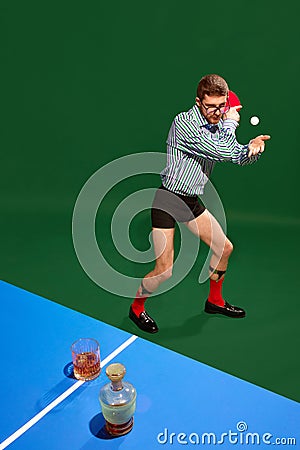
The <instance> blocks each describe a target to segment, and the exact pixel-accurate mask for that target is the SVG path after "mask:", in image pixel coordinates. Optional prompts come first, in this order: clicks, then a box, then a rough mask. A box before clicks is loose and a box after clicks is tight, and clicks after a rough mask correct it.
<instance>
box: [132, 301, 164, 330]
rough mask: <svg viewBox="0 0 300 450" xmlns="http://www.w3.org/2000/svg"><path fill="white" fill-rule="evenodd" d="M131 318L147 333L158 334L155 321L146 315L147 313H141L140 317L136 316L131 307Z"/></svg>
mask: <svg viewBox="0 0 300 450" xmlns="http://www.w3.org/2000/svg"><path fill="white" fill-rule="evenodd" d="M129 318H130V319H131V320H132V321H133V322H134V323H135V324H136V325H137V326H138V327H139V328H140V329H141V330H143V331H147V333H157V332H158V326H157V325H156V323H155V321H154V320H153V319H152V318H151V317H150V316H149V315H148V314H147V313H146V311H143V312H141V314H140V315H139V317H138V316H137V315H136V314H134V312H133V310H132V307H131V306H130V310H129Z"/></svg>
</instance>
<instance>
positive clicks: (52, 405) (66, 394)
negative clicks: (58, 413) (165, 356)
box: [0, 335, 137, 450]
mask: <svg viewBox="0 0 300 450" xmlns="http://www.w3.org/2000/svg"><path fill="white" fill-rule="evenodd" d="M136 339H137V336H135V335H132V336H131V337H130V338H129V339H127V341H125V342H123V344H121V345H120V346H119V347H118V348H116V350H114V351H113V352H112V353H110V355H108V356H107V357H106V358H104V359H103V361H101V368H102V367H104V366H105V365H106V364H107V363H109V361H111V360H112V359H113V358H114V357H115V356H117V355H118V354H119V353H121V352H122V351H123V350H125V348H126V347H128V346H129V345H130V344H132V343H133V342H134V341H135V340H136ZM84 383H85V381H81V380H79V381H77V382H76V383H74V384H73V385H72V386H71V387H70V388H69V389H67V390H66V391H65V392H63V393H62V394H61V395H60V396H59V397H57V398H56V399H55V400H53V402H51V403H50V404H49V405H48V406H46V408H44V409H42V411H40V412H39V413H38V414H36V415H35V416H34V417H33V418H32V419H30V420H29V421H28V422H26V423H25V424H24V425H23V426H22V427H21V428H19V429H18V430H17V431H15V432H14V433H13V434H12V435H10V436H9V437H8V438H7V439H5V441H3V442H1V443H0V450H4V449H5V448H6V447H8V446H9V445H10V444H12V443H13V442H14V441H15V440H16V439H18V438H19V437H20V436H22V434H24V433H25V432H26V431H27V430H29V428H31V427H32V426H33V425H35V424H36V423H37V422H38V421H39V420H41V419H42V418H43V417H44V416H45V415H46V414H48V412H50V411H51V410H52V409H53V408H55V407H56V406H57V405H59V403H61V402H62V401H64V400H65V399H66V398H67V397H69V396H70V395H71V394H72V393H73V392H74V391H76V389H78V388H79V387H80V386H82V385H83V384H84Z"/></svg>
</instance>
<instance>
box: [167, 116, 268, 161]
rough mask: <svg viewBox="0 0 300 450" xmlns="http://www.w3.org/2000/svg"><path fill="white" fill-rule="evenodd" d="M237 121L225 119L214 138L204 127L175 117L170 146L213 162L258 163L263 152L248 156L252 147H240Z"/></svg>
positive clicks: (241, 145)
mask: <svg viewBox="0 0 300 450" xmlns="http://www.w3.org/2000/svg"><path fill="white" fill-rule="evenodd" d="M237 126H238V122H236V121H235V120H232V119H225V120H224V122H223V125H222V128H221V130H220V131H219V132H217V133H218V134H216V135H214V134H212V133H210V132H208V130H206V129H205V128H204V127H199V126H198V125H196V124H195V123H194V122H193V121H188V120H186V119H184V118H180V116H176V117H175V119H174V121H173V123H172V126H171V128H170V132H169V135H168V140H167V143H168V145H171V146H173V147H175V148H178V149H179V150H182V151H184V152H187V153H190V154H192V155H194V156H200V157H201V158H204V159H208V160H210V161H216V162H224V161H230V162H232V163H234V164H239V165H241V166H244V165H246V164H253V163H254V162H256V161H257V160H258V159H259V157H260V156H261V153H259V154H258V155H255V156H251V157H250V158H249V157H248V146H249V144H246V145H243V144H239V143H238V141H237V139H236V136H235V130H236V127H237Z"/></svg>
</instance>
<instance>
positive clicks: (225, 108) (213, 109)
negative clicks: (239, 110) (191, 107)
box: [200, 100, 230, 116]
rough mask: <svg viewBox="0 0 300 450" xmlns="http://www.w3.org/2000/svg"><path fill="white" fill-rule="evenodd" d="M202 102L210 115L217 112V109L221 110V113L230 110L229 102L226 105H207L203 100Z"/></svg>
mask: <svg viewBox="0 0 300 450" xmlns="http://www.w3.org/2000/svg"><path fill="white" fill-rule="evenodd" d="M200 102H201V105H202V106H203V108H204V109H205V111H206V114H207V115H208V116H210V115H212V114H215V113H216V112H217V111H220V114H226V113H227V112H228V111H229V110H230V105H228V104H227V105H225V106H205V105H203V103H202V101H201V100H200Z"/></svg>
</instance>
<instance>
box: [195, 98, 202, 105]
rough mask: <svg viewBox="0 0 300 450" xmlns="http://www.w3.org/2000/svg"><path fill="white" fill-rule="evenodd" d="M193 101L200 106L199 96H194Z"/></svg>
mask: <svg viewBox="0 0 300 450" xmlns="http://www.w3.org/2000/svg"><path fill="white" fill-rule="evenodd" d="M195 101H196V105H197V106H199V107H200V106H201V102H200V98H199V97H196V99H195Z"/></svg>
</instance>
